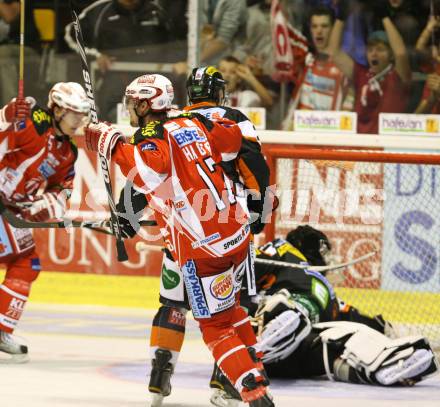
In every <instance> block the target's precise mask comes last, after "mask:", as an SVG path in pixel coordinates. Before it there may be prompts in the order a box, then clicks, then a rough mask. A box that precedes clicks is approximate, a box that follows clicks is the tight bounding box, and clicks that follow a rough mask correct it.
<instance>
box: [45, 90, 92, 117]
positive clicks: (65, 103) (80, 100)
mask: <svg viewBox="0 0 440 407" xmlns="http://www.w3.org/2000/svg"><path fill="white" fill-rule="evenodd" d="M55 105H56V106H59V107H62V108H64V109H68V110H72V111H74V112H77V113H84V114H89V112H90V108H91V104H90V101H89V99H88V98H87V95H86V92H85V90H84V88H83V87H82V86H81V85H80V84H79V83H76V82H58V83H56V84H55V85H53V87H52V89H51V90H50V91H49V100H48V102H47V107H48V108H49V109H52V108H53V107H54V106H55Z"/></svg>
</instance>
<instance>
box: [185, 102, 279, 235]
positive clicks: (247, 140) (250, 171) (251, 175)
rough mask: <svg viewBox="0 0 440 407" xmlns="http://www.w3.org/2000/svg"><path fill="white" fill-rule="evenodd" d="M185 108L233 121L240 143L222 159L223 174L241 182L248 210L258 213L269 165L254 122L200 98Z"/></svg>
mask: <svg viewBox="0 0 440 407" xmlns="http://www.w3.org/2000/svg"><path fill="white" fill-rule="evenodd" d="M184 110H185V111H192V112H194V111H197V112H198V113H200V114H202V115H203V116H205V117H207V118H208V119H210V120H214V121H215V120H219V119H222V118H225V119H228V120H232V121H233V122H235V123H237V125H238V127H239V128H240V130H241V134H242V144H241V148H240V151H239V152H238V155H237V158H236V159H235V160H234V161H229V162H223V163H222V167H223V169H224V170H225V172H226V174H227V175H228V176H229V177H230V178H231V179H232V180H233V181H234V182H241V183H242V184H243V185H244V187H245V188H246V189H247V190H248V192H250V191H252V192H250V193H249V195H248V199H247V204H248V209H249V210H250V211H251V212H255V213H257V214H259V215H261V214H262V212H263V207H264V199H265V194H266V191H267V190H268V186H269V177H270V172H269V167H268V165H267V163H266V159H265V158H264V155H263V153H262V151H261V144H260V141H259V139H258V136H257V132H256V130H255V126H254V125H253V124H252V122H251V121H250V120H249V119H248V118H247V117H246V115H244V114H243V113H242V112H240V110H238V109H234V108H231V107H228V106H217V105H215V104H214V103H209V102H201V103H197V104H194V105H191V106H187V107H185V108H184ZM263 227H264V224H262V223H261V222H254V223H253V224H252V226H251V229H252V232H253V233H254V234H255V233H260V232H261V231H262V230H263Z"/></svg>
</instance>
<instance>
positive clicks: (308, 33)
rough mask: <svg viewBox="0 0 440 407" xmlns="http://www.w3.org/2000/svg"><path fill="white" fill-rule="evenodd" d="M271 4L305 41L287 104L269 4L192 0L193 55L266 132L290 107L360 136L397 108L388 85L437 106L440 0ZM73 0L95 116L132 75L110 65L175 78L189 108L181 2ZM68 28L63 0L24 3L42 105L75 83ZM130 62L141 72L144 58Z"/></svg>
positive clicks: (28, 82) (7, 76)
mask: <svg viewBox="0 0 440 407" xmlns="http://www.w3.org/2000/svg"><path fill="white" fill-rule="evenodd" d="M279 2H280V4H281V6H282V8H283V10H284V14H285V16H286V19H287V20H288V21H289V23H290V24H291V26H292V27H293V28H294V29H295V30H297V32H298V35H304V44H306V47H307V49H306V50H305V51H304V52H303V55H300V56H299V57H297V56H296V57H295V64H296V68H295V76H294V77H292V80H290V81H288V83H287V84H286V87H287V93H286V94H287V97H286V100H285V101H282V102H285V103H280V102H281V101H280V84H279V83H278V82H277V81H275V80H274V68H273V62H274V61H273V55H272V49H273V46H272V39H271V26H270V8H271V4H272V1H271V0H247V1H246V0H200V7H201V17H200V27H199V32H200V35H199V39H200V42H199V45H200V49H199V56H200V62H201V64H215V65H221V66H222V67H223V70H225V71H226V76H228V78H227V79H228V82H229V89H228V91H229V93H230V95H231V97H230V99H229V103H230V104H232V105H234V104H235V105H236V106H243V107H252V106H262V107H265V108H266V109H267V117H268V127H269V128H274V129H280V128H283V129H292V128H293V127H292V124H291V117H290V116H291V114H292V112H293V111H294V110H295V109H308V110H354V111H356V112H358V117H360V119H361V120H360V122H361V125H360V127H359V129H358V130H359V131H360V132H376V131H377V126H376V125H375V120H376V115H377V113H378V112H379V111H385V112H387V111H389V112H392V111H393V109H394V110H395V109H396V107H395V106H396V103H395V102H394V100H393V99H392V95H391V93H393V92H392V89H394V93H396V88H397V89H398V90H399V91H398V92H397V93H398V94H399V95H400V103H399V112H402V113H414V112H417V113H437V112H438V111H440V109H439V108H438V106H437V105H438V99H439V97H440V69H439V68H438V61H440V59H439V53H438V49H439V47H438V46H439V45H440V20H438V18H437V17H436V16H437V15H438V16H440V2H439V1H437V0H434V1H432V0H369V1H367V0H279ZM14 3H15V6H16V5H17V4H18V3H19V2H18V0H0V81H1V88H0V103H1V105H4V104H5V103H7V102H8V101H9V100H10V98H11V97H13V96H15V94H16V91H15V89H16V81H15V80H16V78H17V74H16V72H15V74H14V75H13V72H12V70H13V69H15V71H16V70H17V65H18V48H17V47H18V45H17V44H18V34H19V30H18V29H19V25H18V22H19V16H18V15H15V16H14V13H13V12H12V13H11V8H13V7H14ZM71 3H72V5H73V7H74V9H75V10H76V11H77V12H78V13H79V14H80V21H81V26H82V28H83V31H84V37H85V38H84V39H85V43H86V51H87V54H88V57H89V60H90V61H94V62H96V64H95V65H94V66H95V67H96V69H95V71H96V78H95V81H96V82H95V86H96V89H97V96H98V106H99V108H100V114H101V117H102V118H103V119H107V120H115V119H116V110H115V105H116V103H118V102H120V101H119V100H118V97H119V96H118V95H120V94H121V89H123V88H124V87H125V86H126V84H127V83H129V81H130V80H131V79H132V78H134V77H136V76H138V75H139V74H140V72H139V70H138V71H130V70H129V69H127V70H116V69H114V67H115V65H114V64H115V62H135V63H140V64H142V63H145V64H150V65H145V66H146V68H151V67H154V68H159V70H160V69H162V73H164V74H165V75H166V76H168V77H169V78H170V79H171V80H172V81H173V82H175V83H177V86H176V88H177V92H176V97H177V100H176V103H177V104H179V105H183V104H185V103H186V95H185V93H184V91H183V90H182V88H183V84H184V81H185V77H186V72H187V71H188V67H187V65H186V62H185V61H186V58H187V50H188V45H187V35H188V20H187V8H188V1H187V0H155V1H152V0H107V1H106V0H99V1H95V2H94V1H88V0H72V2H71ZM42 11H43V12H42ZM81 12H82V13H81ZM70 23H71V13H70V7H69V2H68V1H60V0H32V1H29V0H27V1H26V36H25V39H26V55H25V59H26V65H25V66H26V68H25V88H26V93H27V94H32V95H34V96H36V97H37V99H40V101H41V103H44V100H43V99H44V95H45V94H47V89H49V88H50V86H51V85H52V84H53V83H55V82H57V81H65V80H70V81H78V82H81V76H80V69H79V67H80V62H79V58H78V56H77V55H76V53H75V51H74V49H75V44H74V36H73V33H72V31H71V30H70V29H69V24H70ZM66 27H67V29H66ZM338 35H339V36H338ZM292 47H293V48H295V46H294V45H292ZM296 51H298V50H297V49H295V52H296ZM295 52H294V53H295ZM295 55H296V54H295ZM11 61H12V62H11ZM136 69H140V70H142V65H141V66H140V67H139V66H138V67H137V68H136ZM155 70H157V69H155ZM145 71H148V69H145ZM407 71H408V72H409V75H408V74H407ZM142 73H144V72H142ZM11 75H12V76H11ZM11 78H14V80H11ZM399 92H400V93H399ZM402 99H403V101H404V102H403V103H402ZM284 104H285V106H286V108H285V112H284V114H283V115H282V116H280V109H283V105H284ZM289 114H290V116H289ZM362 123H364V124H362Z"/></svg>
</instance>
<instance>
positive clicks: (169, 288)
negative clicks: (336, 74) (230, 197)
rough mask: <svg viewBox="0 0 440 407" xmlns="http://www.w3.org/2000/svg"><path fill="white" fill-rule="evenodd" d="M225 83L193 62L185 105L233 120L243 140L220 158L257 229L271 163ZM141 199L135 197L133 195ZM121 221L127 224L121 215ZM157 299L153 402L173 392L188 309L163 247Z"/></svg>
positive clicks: (249, 340) (245, 324) (244, 322)
mask: <svg viewBox="0 0 440 407" xmlns="http://www.w3.org/2000/svg"><path fill="white" fill-rule="evenodd" d="M225 85H226V82H225V81H224V79H223V76H222V74H221V72H220V71H218V70H217V69H216V68H215V67H213V66H205V67H199V68H194V69H193V70H192V72H191V74H190V75H189V77H188V80H187V85H186V87H187V92H188V99H189V101H190V103H191V104H190V105H189V106H187V107H185V108H184V111H186V112H197V113H200V114H201V115H203V116H205V117H207V118H208V119H210V120H214V121H215V120H222V119H228V120H232V121H233V122H234V123H237V125H238V127H239V128H240V131H241V135H242V144H241V148H240V150H239V152H238V154H237V157H236V158H235V159H234V160H228V161H223V162H222V163H221V166H222V168H223V170H224V171H225V172H226V174H227V175H228V176H229V178H230V179H231V180H232V181H233V182H234V185H235V187H236V188H238V189H242V190H243V189H244V191H245V193H246V198H247V199H246V201H247V207H248V209H249V211H250V212H251V217H252V220H253V221H252V222H251V223H250V231H251V233H252V234H257V233H260V232H261V231H262V230H263V227H264V225H265V223H264V219H263V218H264V214H263V212H265V211H264V208H265V201H266V207H268V206H271V205H270V202H269V201H270V196H271V194H267V196H266V192H269V190H268V186H269V168H268V166H267V164H266V160H265V158H264V156H263V154H262V152H261V145H260V142H259V140H258V137H257V133H256V130H255V127H254V125H253V124H252V122H251V121H250V120H249V119H248V118H247V117H246V116H245V115H244V114H243V113H241V112H240V111H239V110H237V109H233V108H231V107H227V106H224V105H222V103H223V101H224V100H225V98H226V93H225ZM221 137H224V139H225V140H227V137H228V135H227V134H224V135H222V136H221ZM265 198H266V199H265ZM141 199H142V198H141V197H139V198H137V201H140V200H141ZM146 204H147V203H146V200H144V202H140V205H139V206H140V207H136V208H133V209H135V212H138V211H139V210H140V209H142V208H143V207H144V206H145V205H146ZM119 208H120V210H121V211H122V212H126V210H125V208H124V205H123V202H120V203H119ZM268 212H270V211H268ZM121 223H122V224H123V225H126V222H124V221H122V222H121ZM133 232H134V230H133ZM173 273H176V274H177V275H178V276H179V278H177V279H176V281H177V283H176V284H173V283H172V282H170V281H171V280H170V275H174V274H173ZM159 300H160V303H161V306H160V308H159V309H158V311H157V313H156V315H155V316H154V319H153V326H152V329H151V335H150V355H151V360H152V369H151V374H150V381H149V386H148V388H149V391H150V392H151V393H152V398H153V399H154V400H155V401H156V403H155V404H156V405H159V404H160V400H161V399H163V397H166V396H168V395H169V394H170V392H171V382H170V378H171V375H172V373H173V371H174V367H175V365H176V363H177V359H178V356H179V353H180V350H181V348H182V346H183V341H184V335H185V325H186V313H187V310H189V309H190V306H189V304H188V299H187V295H186V293H185V288H184V284H183V278H182V274H181V271H180V269H179V267H178V265H177V264H176V263H175V262H174V261H173V258H172V256H171V254H170V253H169V252H165V254H164V258H163V264H162V268H161V284H160V299H159ZM240 312H241V313H242V319H241V321H237V327H238V328H237V329H239V330H241V331H243V334H242V336H243V338H245V345H246V346H247V347H248V349H250V348H251V347H253V346H255V344H256V337H255V336H254V335H253V333H252V329H251V327H250V324H249V318H248V316H247V314H246V312H245V311H244V310H243V311H240ZM258 356H261V355H258Z"/></svg>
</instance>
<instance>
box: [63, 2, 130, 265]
mask: <svg viewBox="0 0 440 407" xmlns="http://www.w3.org/2000/svg"><path fill="white" fill-rule="evenodd" d="M70 9H71V11H72V19H73V26H74V29H75V38H76V43H77V45H78V51H79V54H80V56H81V62H82V73H83V78H84V87H85V88H86V93H87V97H88V98H89V101H90V103H91V106H92V107H91V115H92V122H93V123H95V124H96V123H98V114H97V112H96V105H95V97H94V94H93V87H92V81H91V76H90V72H89V66H88V64H87V57H86V52H85V49H84V40H83V36H82V32H81V27H80V24H79V20H78V16H77V14H76V13H75V11H74V10H73V7H72V3H71V2H70ZM99 163H100V164H101V170H102V174H103V176H104V184H105V189H106V191H107V198H108V203H109V207H110V224H111V229H112V232H113V234H114V235H115V237H116V251H117V253H118V261H126V260H128V255H127V251H126V250H125V246H124V241H123V240H122V234H121V226H120V225H119V220H118V217H117V215H116V205H115V201H114V199H113V190H112V183H111V179H110V172H109V165H108V161H107V159H106V157H105V156H103V155H101V154H99Z"/></svg>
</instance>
